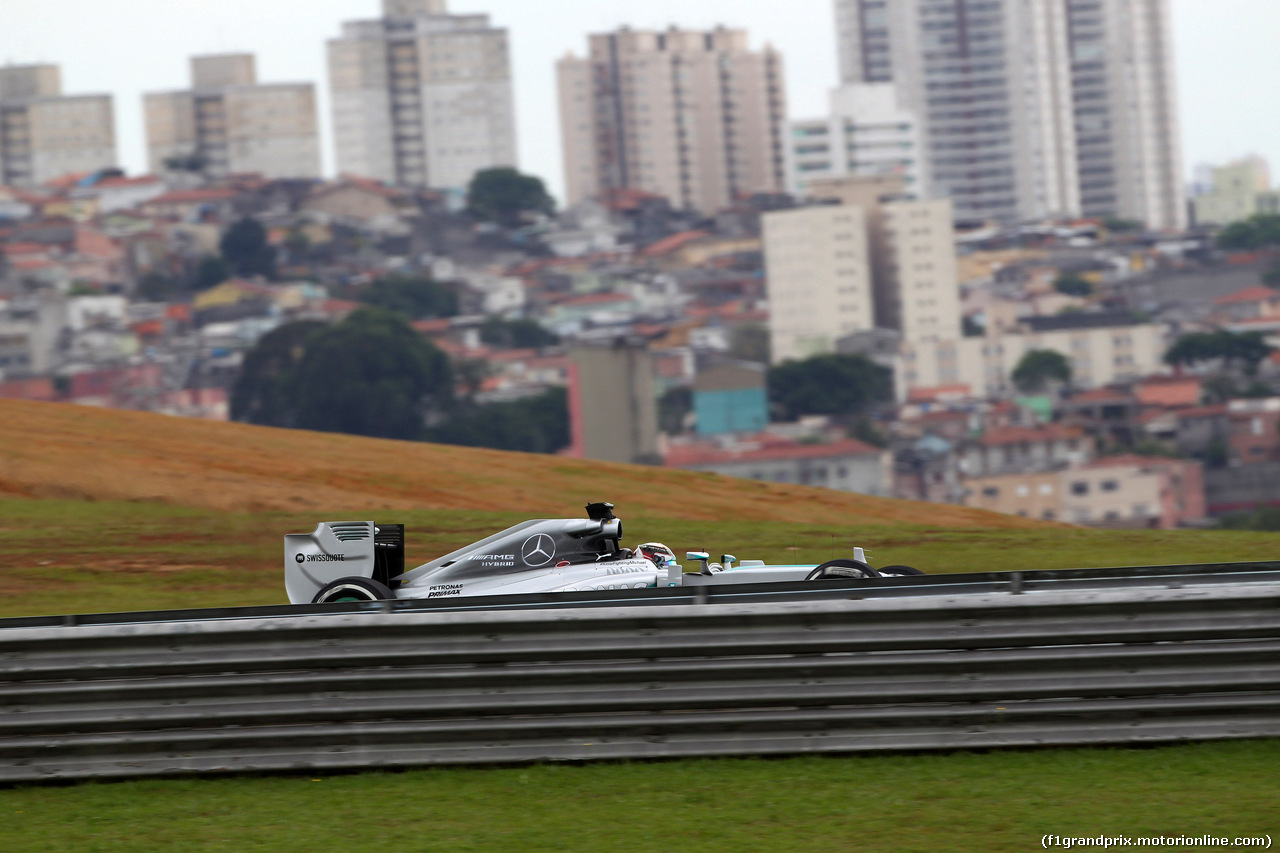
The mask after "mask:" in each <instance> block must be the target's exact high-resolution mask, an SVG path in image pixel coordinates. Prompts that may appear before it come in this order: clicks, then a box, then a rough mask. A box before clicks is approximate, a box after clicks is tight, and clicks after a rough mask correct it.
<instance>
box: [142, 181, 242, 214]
mask: <svg viewBox="0 0 1280 853" xmlns="http://www.w3.org/2000/svg"><path fill="white" fill-rule="evenodd" d="M239 195H240V191H239V190H234V189H226V188H208V189H193V190H175V191H174V192H169V193H165V194H163V195H159V196H156V197H155V198H153V199H150V200H149V201H146V202H144V203H142V204H140V205H139V206H138V208H139V209H140V210H141V211H142V212H143V213H145V214H146V215H148V216H161V217H167V218H171V219H180V220H182V221H184V222H197V221H200V220H204V219H209V218H211V217H212V218H215V219H218V220H226V219H229V218H230V217H231V214H232V202H233V201H234V200H235V199H236V198H237V197H238V196H239Z"/></svg>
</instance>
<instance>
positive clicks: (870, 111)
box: [786, 83, 925, 198]
mask: <svg viewBox="0 0 1280 853" xmlns="http://www.w3.org/2000/svg"><path fill="white" fill-rule="evenodd" d="M830 102H831V112H830V115H828V116H827V117H826V118H819V119H799V120H795V121H792V122H790V123H789V130H790V133H789V134H788V135H787V147H786V154H787V191H788V192H791V193H793V194H795V195H808V193H809V184H810V183H811V182H813V181H815V180H821V179H824V178H838V177H843V176H845V175H898V176H900V177H902V179H903V181H904V182H905V184H906V193H907V195H908V196H909V197H912V198H915V197H918V196H919V195H920V193H922V192H923V191H924V185H925V178H924V165H925V164H924V157H923V156H922V153H923V152H922V151H921V138H920V127H919V122H917V121H916V117H915V114H914V113H912V112H911V111H910V110H907V109H904V108H903V107H902V106H901V105H900V104H899V103H898V96H897V90H896V89H895V88H894V86H893V84H892V83H850V84H848V85H845V86H841V87H839V88H838V89H833V90H831V95H830Z"/></svg>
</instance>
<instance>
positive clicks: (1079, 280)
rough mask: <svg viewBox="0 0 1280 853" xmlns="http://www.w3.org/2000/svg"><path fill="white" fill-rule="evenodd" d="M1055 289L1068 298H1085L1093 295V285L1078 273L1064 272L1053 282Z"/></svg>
mask: <svg viewBox="0 0 1280 853" xmlns="http://www.w3.org/2000/svg"><path fill="white" fill-rule="evenodd" d="M1053 289H1054V290H1056V291H1058V292H1059V293H1064V294H1066V295H1067V296H1080V297H1085V296H1088V295H1089V294H1091V293H1093V283H1092V282H1090V281H1089V279H1087V278H1085V277H1084V276H1082V275H1080V273H1076V272H1064V273H1062V274H1061V275H1059V276H1058V277H1057V278H1055V279H1054V280H1053Z"/></svg>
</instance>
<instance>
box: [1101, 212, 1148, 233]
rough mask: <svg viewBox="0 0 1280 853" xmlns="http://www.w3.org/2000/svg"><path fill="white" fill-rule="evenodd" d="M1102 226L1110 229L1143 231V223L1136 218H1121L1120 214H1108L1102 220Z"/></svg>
mask: <svg viewBox="0 0 1280 853" xmlns="http://www.w3.org/2000/svg"><path fill="white" fill-rule="evenodd" d="M1102 227H1103V228H1106V229H1107V230H1108V231H1115V232H1122V231H1141V230H1142V223H1141V222H1139V221H1138V220H1136V219H1121V218H1120V217H1118V216H1108V217H1106V218H1105V219H1103V220H1102Z"/></svg>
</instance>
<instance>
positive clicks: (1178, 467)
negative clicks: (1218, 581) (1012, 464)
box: [965, 455, 1205, 529]
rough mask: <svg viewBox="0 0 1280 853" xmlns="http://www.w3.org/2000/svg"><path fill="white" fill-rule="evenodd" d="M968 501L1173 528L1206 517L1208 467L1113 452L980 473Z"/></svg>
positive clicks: (1037, 514)
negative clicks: (1058, 466)
mask: <svg viewBox="0 0 1280 853" xmlns="http://www.w3.org/2000/svg"><path fill="white" fill-rule="evenodd" d="M966 486H967V490H966V494H965V505H966V506H972V507H976V508H978V509H987V510H991V511H993V512H1002V513H1005V514H1008V515H1021V516H1027V517H1032V518H1042V519H1045V520H1058V521H1067V522H1071V523H1074V524H1087V525H1090V526H1093V527H1109V528H1145V527H1159V528H1163V529H1172V528H1176V527H1181V526H1184V525H1187V524H1193V523H1196V522H1199V521H1201V520H1202V519H1204V517H1205V500H1204V470H1203V466H1202V465H1201V464H1200V463H1199V462H1196V461H1191V460H1186V459H1166V458H1163V457H1152V456H1135V455H1125V456H1109V457H1103V458H1100V459H1098V460H1096V461H1094V462H1091V463H1088V464H1085V465H1080V466H1076V467H1072V468H1067V469H1062V470H1057V471H1040V472H1026V473H1008V474H1002V475H996V476H988V477H977V478H973V479H971V480H969V481H968V482H967V483H966Z"/></svg>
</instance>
